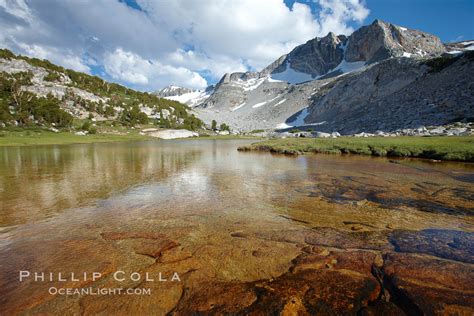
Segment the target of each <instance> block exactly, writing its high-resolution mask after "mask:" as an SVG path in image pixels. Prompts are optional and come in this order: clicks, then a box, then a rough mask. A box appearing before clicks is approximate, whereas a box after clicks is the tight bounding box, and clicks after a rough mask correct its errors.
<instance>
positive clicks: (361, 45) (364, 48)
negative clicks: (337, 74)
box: [345, 19, 445, 64]
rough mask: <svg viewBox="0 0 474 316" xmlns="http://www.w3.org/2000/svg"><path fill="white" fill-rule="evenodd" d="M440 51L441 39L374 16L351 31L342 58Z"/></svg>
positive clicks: (368, 59) (373, 59) (374, 58)
mask: <svg viewBox="0 0 474 316" xmlns="http://www.w3.org/2000/svg"><path fill="white" fill-rule="evenodd" d="M443 52H445V47H444V45H443V43H442V42H441V40H440V39H439V38H438V37H436V36H434V35H431V34H428V33H424V32H420V31H416V30H409V29H407V28H405V27H401V26H398V25H395V24H391V23H387V22H384V21H382V20H379V19H376V20H375V21H374V22H373V23H372V24H370V25H367V26H363V27H361V28H359V29H358V30H357V31H355V32H354V33H352V35H351V36H350V37H349V43H348V46H347V50H346V52H345V60H346V61H347V62H358V61H365V62H366V63H368V64H370V63H374V62H377V61H381V60H384V59H387V58H390V57H411V56H412V55H418V56H434V55H439V54H442V53H443Z"/></svg>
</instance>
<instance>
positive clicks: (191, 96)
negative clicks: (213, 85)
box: [165, 90, 212, 107]
mask: <svg viewBox="0 0 474 316" xmlns="http://www.w3.org/2000/svg"><path fill="white" fill-rule="evenodd" d="M211 93H212V91H206V90H195V91H192V92H188V93H184V94H181V95H174V96H170V97H165V99H168V100H174V101H178V102H181V103H184V104H187V105H189V106H191V107H194V106H196V105H198V104H199V103H201V102H202V101H204V100H206V99H207V98H209V96H210V95H211Z"/></svg>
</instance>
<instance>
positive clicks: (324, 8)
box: [0, 0, 369, 90]
mask: <svg viewBox="0 0 474 316" xmlns="http://www.w3.org/2000/svg"><path fill="white" fill-rule="evenodd" d="M136 2H137V4H138V5H139V6H140V7H141V8H142V10H137V9H135V8H131V7H129V6H127V5H126V4H125V3H123V2H121V1H112V0H81V1H77V0H41V1H28V2H26V1H24V0H0V28H1V29H2V32H0V46H2V47H7V48H10V49H12V50H13V51H15V52H17V53H22V54H28V55H31V56H35V57H39V58H47V59H50V60H51V61H52V62H54V63H58V64H60V65H62V66H65V67H70V68H73V69H75V70H80V71H85V72H90V71H91V69H96V67H99V68H101V67H103V69H104V70H105V74H103V76H105V77H106V78H112V79H113V80H115V81H117V82H119V83H122V84H126V85H129V86H133V87H136V88H139V89H142V90H153V89H156V88H159V87H162V86H165V85H167V84H175V85H181V86H188V87H193V88H200V87H203V86H205V85H206V84H208V83H213V82H215V81H217V80H219V79H220V77H222V75H224V73H226V72H236V71H247V70H251V69H256V70H260V69H262V68H264V67H265V66H267V65H268V64H270V63H271V62H273V61H274V60H275V59H276V58H278V57H280V56H281V55H283V54H286V53H288V52H289V51H290V50H291V49H293V48H294V47H295V46H297V45H299V44H302V43H304V42H306V41H308V40H310V39H312V38H314V37H315V36H324V35H326V34H327V33H328V32H329V31H332V32H335V33H337V34H341V33H344V34H348V33H350V32H352V31H353V29H352V27H351V25H354V24H355V25H359V24H361V23H362V22H363V21H364V19H365V18H366V17H367V15H368V13H369V11H368V9H367V8H366V6H365V4H364V2H363V1H362V0H315V2H314V3H312V4H311V6H310V5H309V4H308V3H298V2H295V3H294V4H293V5H292V7H291V8H289V7H288V6H287V5H286V4H285V3H284V2H283V1H282V0H261V1H260V0H259V1H255V0H206V1H189V0H175V1H162V0H136ZM95 71H96V70H95ZM96 72H97V71H96ZM99 75H102V74H101V73H100V72H99ZM206 79H207V80H206ZM208 81H209V82H208Z"/></svg>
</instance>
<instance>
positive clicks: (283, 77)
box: [270, 62, 314, 84]
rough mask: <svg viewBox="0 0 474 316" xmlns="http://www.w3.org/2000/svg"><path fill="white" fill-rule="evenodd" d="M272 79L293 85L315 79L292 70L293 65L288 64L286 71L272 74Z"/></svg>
mask: <svg viewBox="0 0 474 316" xmlns="http://www.w3.org/2000/svg"><path fill="white" fill-rule="evenodd" d="M270 79H271V80H278V81H286V82H288V83H291V84H298V83H302V82H306V81H311V80H313V79H314V78H313V77H312V76H311V75H310V74H307V73H304V72H299V71H296V70H294V69H293V68H291V64H290V63H289V62H287V63H286V69H285V71H283V72H280V73H276V74H275V73H272V74H271V76H270Z"/></svg>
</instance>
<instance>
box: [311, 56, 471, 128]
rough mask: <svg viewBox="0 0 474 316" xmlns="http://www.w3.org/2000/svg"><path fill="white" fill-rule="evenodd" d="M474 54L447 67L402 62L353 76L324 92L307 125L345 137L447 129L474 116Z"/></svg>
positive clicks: (318, 96)
mask: <svg viewBox="0 0 474 316" xmlns="http://www.w3.org/2000/svg"><path fill="white" fill-rule="evenodd" d="M473 56H474V55H473V54H472V52H470V53H466V54H465V55H464V56H463V57H460V58H458V59H457V60H454V63H452V64H451V65H449V66H447V67H446V68H444V69H433V68H430V67H429V66H427V65H426V64H424V63H423V62H420V61H416V60H412V59H408V58H398V59H390V60H386V61H383V62H380V63H378V64H375V65H373V66H372V67H370V68H369V69H367V70H366V71H364V72H361V73H355V74H348V75H346V76H343V77H341V78H339V79H337V80H335V81H334V82H332V83H330V84H329V85H328V86H326V87H323V89H321V90H319V91H318V92H317V93H316V95H315V96H314V97H313V99H312V101H311V105H310V107H309V115H308V116H307V117H306V119H305V122H306V123H314V122H321V121H327V122H328V123H327V124H324V125H321V126H318V130H321V131H327V132H333V131H338V132H340V133H341V134H352V133H358V132H360V131H365V132H375V131H377V130H383V131H393V130H396V129H400V128H417V127H419V126H421V125H443V124H447V123H449V122H452V121H455V120H462V119H463V118H470V117H473V116H474V114H473V113H474V95H473V94H472V93H471V91H472V88H473V85H474V83H473V81H472V79H470V78H473V77H474V59H473Z"/></svg>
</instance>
